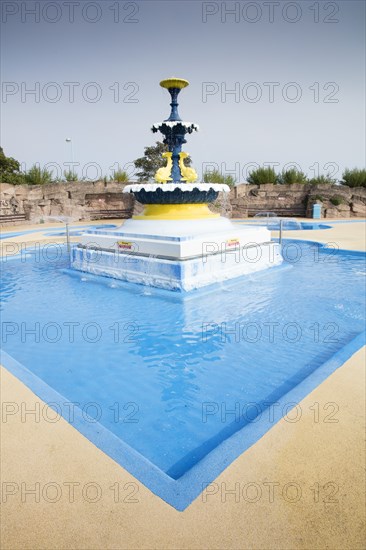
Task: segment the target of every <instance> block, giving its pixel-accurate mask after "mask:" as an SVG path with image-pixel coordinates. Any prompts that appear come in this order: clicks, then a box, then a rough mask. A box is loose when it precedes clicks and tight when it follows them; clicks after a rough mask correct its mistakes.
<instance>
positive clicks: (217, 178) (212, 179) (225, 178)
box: [202, 170, 235, 187]
mask: <svg viewBox="0 0 366 550" xmlns="http://www.w3.org/2000/svg"><path fill="white" fill-rule="evenodd" d="M202 180H203V182H204V183H226V185H229V186H230V187H234V185H235V178H234V176H232V175H231V174H226V175H223V174H221V172H219V171H218V170H212V171H211V172H205V173H204V174H203V177H202Z"/></svg>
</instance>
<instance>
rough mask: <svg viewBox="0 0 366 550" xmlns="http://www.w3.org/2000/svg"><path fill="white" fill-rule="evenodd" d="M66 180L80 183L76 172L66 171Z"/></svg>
mask: <svg viewBox="0 0 366 550" xmlns="http://www.w3.org/2000/svg"><path fill="white" fill-rule="evenodd" d="M64 178H65V181H68V182H71V181H78V175H77V173H76V172H73V171H72V170H65V172H64Z"/></svg>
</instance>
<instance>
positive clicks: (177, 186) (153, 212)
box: [71, 78, 282, 291]
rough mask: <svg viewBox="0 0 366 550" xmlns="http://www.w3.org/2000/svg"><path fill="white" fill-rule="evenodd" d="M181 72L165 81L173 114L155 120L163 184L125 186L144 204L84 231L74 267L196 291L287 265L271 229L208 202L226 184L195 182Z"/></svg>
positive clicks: (158, 175) (158, 176) (193, 126)
mask: <svg viewBox="0 0 366 550" xmlns="http://www.w3.org/2000/svg"><path fill="white" fill-rule="evenodd" d="M188 84H189V83H188V81H187V80H183V79H181V78H169V79H167V80H162V81H161V82H160V85H161V86H162V87H163V88H166V89H167V90H168V91H169V93H170V96H171V103H170V106H171V112H170V116H169V118H167V119H166V120H164V121H163V122H158V123H156V124H154V125H153V126H152V131H153V132H154V133H155V132H161V133H162V134H163V136H164V143H165V144H166V145H167V148H168V151H166V152H165V153H163V158H164V160H165V161H166V163H165V166H163V167H162V168H159V170H158V171H157V172H156V174H155V180H156V182H157V183H155V184H153V183H143V184H133V185H127V186H126V187H125V188H124V189H123V192H124V193H133V194H134V196H135V198H136V200H137V201H138V202H140V203H141V204H143V205H144V211H143V213H142V214H141V215H135V216H133V217H132V218H131V219H129V220H127V221H126V222H125V223H124V224H123V225H121V226H120V227H119V228H117V229H114V230H105V229H94V230H89V231H86V232H85V233H84V234H83V235H82V236H81V238H80V242H79V244H78V245H77V246H76V247H74V248H73V250H72V260H71V266H72V268H73V269H76V270H79V271H82V272H88V273H92V274H95V275H102V276H105V277H113V278H115V279H120V280H124V281H129V282H133V283H139V284H143V285H148V286H155V287H160V288H165V289H168V290H176V291H177V290H178V291H191V290H194V289H197V288H200V287H203V286H207V285H212V284H214V283H217V282H221V281H224V280H227V279H233V278H235V277H239V276H242V275H248V274H250V273H253V272H256V271H260V270H263V269H267V268H270V267H274V266H277V265H279V264H281V263H282V256H281V252H280V247H279V245H278V243H275V242H273V241H272V240H271V233H270V231H269V230H268V229H267V228H266V227H256V226H249V225H245V226H239V225H238V224H233V223H232V222H231V221H230V220H229V219H227V218H224V217H221V216H220V215H219V214H216V213H213V212H212V211H211V210H210V209H209V207H208V204H209V203H211V202H213V201H215V200H216V198H217V197H218V194H219V192H223V193H229V192H230V188H229V187H228V186H227V185H222V184H214V183H196V179H197V173H196V171H195V170H194V169H193V168H192V167H190V166H187V165H186V159H187V158H188V156H189V155H188V153H186V152H184V151H182V145H183V144H185V143H186V139H185V136H186V135H187V134H191V133H193V132H195V131H197V130H198V126H197V125H196V124H194V123H192V122H186V121H183V120H182V119H181V118H180V116H179V113H178V95H179V93H180V91H181V90H182V89H183V88H185V87H187V86H188Z"/></svg>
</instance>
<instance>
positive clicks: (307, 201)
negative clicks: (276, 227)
mask: <svg viewBox="0 0 366 550" xmlns="http://www.w3.org/2000/svg"><path fill="white" fill-rule="evenodd" d="M332 200H333V201H334V202H336V203H339V204H337V205H335V204H333V203H332ZM230 203H231V207H232V216H233V217H234V218H237V217H247V216H254V215H255V214H257V213H258V212H263V211H266V212H274V213H276V214H277V215H279V216H301V217H312V208H313V205H314V204H315V203H321V204H322V217H325V218H350V217H366V188H365V187H355V188H350V187H346V186H343V185H329V184H319V185H312V184H293V185H272V184H266V185H238V186H236V187H235V188H234V189H232V190H231V192H230Z"/></svg>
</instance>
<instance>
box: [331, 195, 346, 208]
mask: <svg viewBox="0 0 366 550" xmlns="http://www.w3.org/2000/svg"><path fill="white" fill-rule="evenodd" d="M329 202H331V203H332V204H333V205H334V206H339V205H340V204H342V203H343V202H344V200H343V197H340V196H339V195H334V196H333V197H331V198H330V199H329Z"/></svg>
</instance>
